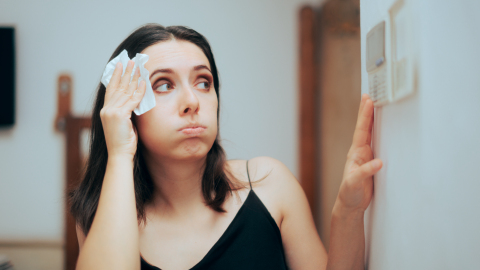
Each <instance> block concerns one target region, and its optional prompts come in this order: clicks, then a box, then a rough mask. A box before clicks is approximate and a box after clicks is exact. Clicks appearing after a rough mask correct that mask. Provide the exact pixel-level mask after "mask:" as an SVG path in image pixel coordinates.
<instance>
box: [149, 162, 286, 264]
mask: <svg viewBox="0 0 480 270" xmlns="http://www.w3.org/2000/svg"><path fill="white" fill-rule="evenodd" d="M247 175H248V161H247ZM248 182H249V184H250V191H249V193H248V196H247V199H246V200H245V202H244V203H243V205H242V206H241V207H240V210H238V213H237V214H236V215H235V218H234V219H233V220H232V222H231V223H230V225H229V226H228V227H227V230H226V231H225V232H224V233H223V235H222V236H221V237H220V239H218V241H217V242H216V243H215V245H213V247H212V248H211V249H210V251H208V253H207V255H205V257H203V259H202V260H201V261H200V262H198V263H197V264H196V265H195V266H194V267H193V268H191V269H190V270H206V269H209V270H247V269H248V270H256V269H258V270H260V269H261V270H268V269H272V270H273V269H275V270H283V269H285V270H286V269H287V265H286V263H285V254H284V251H283V245H282V236H281V234H280V230H279V228H278V226H277V223H276V222H275V220H274V219H273V217H272V216H271V215H270V212H268V210H267V208H266V207H265V205H264V204H263V203H262V201H261V200H260V199H259V198H258V197H257V195H256V194H255V192H254V191H253V189H252V183H251V182H250V175H248ZM141 269H142V270H160V268H158V267H155V266H153V265H150V264H149V263H147V262H146V261H145V260H144V259H143V258H141Z"/></svg>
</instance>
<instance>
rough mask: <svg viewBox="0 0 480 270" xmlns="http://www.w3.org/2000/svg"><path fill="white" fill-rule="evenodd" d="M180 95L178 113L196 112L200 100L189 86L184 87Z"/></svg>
mask: <svg viewBox="0 0 480 270" xmlns="http://www.w3.org/2000/svg"><path fill="white" fill-rule="evenodd" d="M182 90H183V91H181V92H182V94H181V97H180V115H188V114H195V113H198V110H199V109H200V102H199V100H198V97H197V95H196V94H195V92H194V90H193V89H192V88H191V87H190V86H187V87H184V88H183V89H182Z"/></svg>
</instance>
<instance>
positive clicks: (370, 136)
mask: <svg viewBox="0 0 480 270" xmlns="http://www.w3.org/2000/svg"><path fill="white" fill-rule="evenodd" d="M374 123H375V108H374V109H373V113H372V117H371V120H370V124H369V125H368V136H367V140H366V144H368V145H371V143H372V134H373V124H374Z"/></svg>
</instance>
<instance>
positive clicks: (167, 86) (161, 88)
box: [155, 83, 172, 92]
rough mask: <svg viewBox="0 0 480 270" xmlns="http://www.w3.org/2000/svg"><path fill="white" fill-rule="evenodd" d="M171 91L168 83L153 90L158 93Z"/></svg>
mask: <svg viewBox="0 0 480 270" xmlns="http://www.w3.org/2000/svg"><path fill="white" fill-rule="evenodd" d="M171 89H172V86H171V85H170V84H169V83H164V84H161V85H159V86H158V87H157V88H155V90H156V91H158V92H167V91H168V90H171Z"/></svg>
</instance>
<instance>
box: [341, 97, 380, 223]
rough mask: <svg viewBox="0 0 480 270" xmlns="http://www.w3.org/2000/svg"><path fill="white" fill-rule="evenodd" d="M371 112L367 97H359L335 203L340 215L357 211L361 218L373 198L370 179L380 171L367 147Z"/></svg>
mask: <svg viewBox="0 0 480 270" xmlns="http://www.w3.org/2000/svg"><path fill="white" fill-rule="evenodd" d="M373 111H374V110H373V102H372V100H371V99H370V97H369V96H368V95H367V94H364V95H362V101H361V102H360V109H359V112H358V119H357V125H356V127H355V133H354V135H353V142H352V146H351V147H350V150H349V151H348V155H347V162H346V165H345V170H344V174H343V180H342V184H341V185H340V191H339V193H338V197H337V201H336V203H335V208H337V210H340V209H341V212H345V211H346V212H349V213H355V212H357V213H359V214H362V215H363V212H364V211H365V210H366V209H367V207H368V205H369V204H370V201H371V199H372V195H373V179H372V176H373V175H374V174H375V173H377V172H378V171H379V170H380V169H381V168H382V161H381V160H380V159H373V152H372V149H371V147H370V143H371V139H372V128H373ZM335 208H334V209H335Z"/></svg>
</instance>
